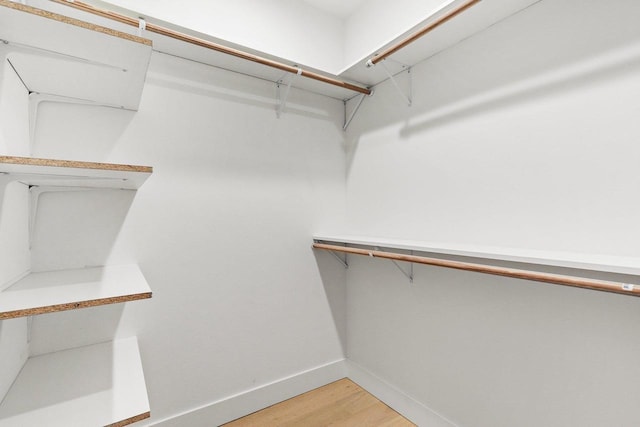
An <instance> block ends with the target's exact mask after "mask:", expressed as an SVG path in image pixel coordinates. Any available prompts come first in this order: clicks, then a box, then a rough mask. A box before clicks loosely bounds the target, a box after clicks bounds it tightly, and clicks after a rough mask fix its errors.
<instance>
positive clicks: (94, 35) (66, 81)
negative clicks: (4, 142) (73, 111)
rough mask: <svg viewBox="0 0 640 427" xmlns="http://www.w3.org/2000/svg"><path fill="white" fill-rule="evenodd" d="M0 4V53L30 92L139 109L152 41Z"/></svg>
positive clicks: (16, 5) (5, 1)
mask: <svg viewBox="0 0 640 427" xmlns="http://www.w3.org/2000/svg"><path fill="white" fill-rule="evenodd" d="M0 6H1V7H0V40H1V41H2V42H3V43H2V44H0V55H1V56H2V58H3V59H6V60H8V61H9V62H10V63H11V66H12V67H13V68H14V69H15V71H16V73H17V74H18V75H19V76H20V78H21V80H22V81H23V83H24V84H25V86H26V87H27V90H28V91H29V92H31V93H33V92H35V93H39V94H42V95H53V96H58V97H63V98H68V99H74V100H79V101H85V102H94V103H97V104H101V105H108V106H113V107H119V108H126V109H130V110H137V108H138V105H139V103H140V97H141V95H142V89H143V87H144V82H145V78H146V73H147V68H148V65H149V60H150V58H151V51H152V48H151V41H150V40H147V39H144V38H141V37H137V36H134V35H131V34H127V33H124V32H120V31H116V30H113V29H110V28H106V27H102V26H99V25H95V24H92V23H88V22H84V21H80V20H77V19H74V18H70V17H67V16H63V15H59V14H56V13H52V12H49V11H45V10H41V9H37V8H34V7H30V6H26V5H23V4H19V3H14V2H11V1H8V0H0ZM42 70H47V72H46V73H43V72H42Z"/></svg>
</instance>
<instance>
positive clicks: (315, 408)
mask: <svg viewBox="0 0 640 427" xmlns="http://www.w3.org/2000/svg"><path fill="white" fill-rule="evenodd" d="M296 426H304V427H327V426H332V427H347V426H367V427H410V426H415V424H413V423H411V422H410V421H408V420H407V419H406V418H404V417H402V416H401V415H400V414H398V413H397V412H395V411H394V410H393V409H391V408H389V407H388V406H387V405H385V404H384V403H382V402H381V401H379V400H378V399H376V398H375V397H374V396H372V395H371V394H370V393H368V392H367V391H366V390H364V389H362V388H361V387H360V386H358V385H357V384H355V383H354V382H352V381H351V380H349V379H348V378H344V379H342V380H338V381H336V382H333V383H331V384H328V385H326V386H324V387H320V388H318V389H315V390H312V391H310V392H307V393H304V394H301V395H299V396H296V397H294V398H292V399H289V400H285V401H284V402H281V403H278V404H276V405H273V406H270V407H268V408H265V409H263V410H261V411H258V412H255V413H253V414H250V415H247V416H246V417H243V418H240V419H237V420H235V421H232V422H230V423H227V424H225V425H224V427H296Z"/></svg>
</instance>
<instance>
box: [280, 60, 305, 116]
mask: <svg viewBox="0 0 640 427" xmlns="http://www.w3.org/2000/svg"><path fill="white" fill-rule="evenodd" d="M301 74H302V68H298V72H297V73H296V74H289V73H287V74H285V75H284V76H283V77H282V78H280V79H279V80H278V81H277V82H276V87H277V91H278V93H277V98H278V107H277V108H276V116H277V117H278V118H280V116H281V115H282V112H283V111H284V108H285V106H286V105H287V98H289V91H291V84H292V83H293V80H294V79H295V78H296V77H298V76H299V75H301ZM285 80H286V81H287V82H286V83H285ZM282 85H284V86H285V90H284V94H281V93H280V87H281V86H282Z"/></svg>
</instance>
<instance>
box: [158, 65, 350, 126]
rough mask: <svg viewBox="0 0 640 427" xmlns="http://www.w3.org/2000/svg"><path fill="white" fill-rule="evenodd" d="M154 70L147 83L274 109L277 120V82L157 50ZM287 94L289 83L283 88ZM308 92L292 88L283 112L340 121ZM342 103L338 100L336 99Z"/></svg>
mask: <svg viewBox="0 0 640 427" xmlns="http://www.w3.org/2000/svg"><path fill="white" fill-rule="evenodd" d="M152 70H155V72H152V73H150V76H149V77H148V78H147V82H149V83H152V84H154V85H157V86H160V87H164V88H166V89H171V90H176V91H179V92H185V93H190V94H193V95H197V96H204V97H211V98H216V99H219V100H224V101H230V102H233V103H235V104H242V105H245V106H249V107H256V108H260V109H266V110H272V111H273V118H274V120H275V119H276V109H277V108H278V88H277V85H276V84H275V83H273V82H270V81H268V80H263V79H259V78H254V77H250V76H245V75H242V74H240V73H236V72H231V71H227V70H225V69H222V68H218V67H215V66H210V65H206V64H200V63H195V62H192V61H186V60H181V59H177V58H173V57H171V56H169V55H165V54H161V53H160V54H159V53H154V55H153V56H152ZM280 92H281V95H282V96H284V92H286V86H285V85H282V86H281V87H280ZM307 97H308V95H307V92H302V91H299V90H297V89H296V88H293V87H292V88H291V90H290V92H289V95H288V97H287V102H286V104H285V106H284V108H283V112H282V114H283V115H286V114H295V115H297V116H303V117H308V118H313V119H318V120H329V121H333V122H336V125H338V123H337V121H336V117H335V113H333V112H332V111H331V109H329V108H326V107H327V104H326V103H325V102H323V103H318V102H310V101H309V100H308V99H307ZM334 102H338V101H334Z"/></svg>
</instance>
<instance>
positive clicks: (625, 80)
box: [347, 0, 640, 427]
mask: <svg viewBox="0 0 640 427" xmlns="http://www.w3.org/2000/svg"><path fill="white" fill-rule="evenodd" d="M638 16H640V4H638V2H635V1H632V0H621V1H616V2H614V4H612V3H611V2H602V1H597V0H590V1H577V0H571V1H563V2H555V1H547V0H543V1H542V2H540V3H538V4H536V5H534V6H532V7H531V8H529V9H527V10H526V11H524V12H522V13H520V14H518V15H516V16H514V17H512V18H510V19H508V20H506V21H504V22H501V23H500V24H498V25H495V26H493V27H491V28H489V29H488V30H486V31H484V32H482V33H480V34H478V35H476V36H474V37H472V38H470V39H468V40H466V41H464V42H462V43H460V44H459V45H457V46H455V47H453V48H451V49H449V50H447V51H445V52H442V53H440V54H438V55H436V56H435V57H433V58H431V59H430V60H429V61H428V62H426V63H423V64H420V65H418V66H416V67H414V68H413V70H412V71H413V78H414V98H413V99H414V105H413V107H410V108H409V107H405V106H403V105H402V103H401V101H400V99H399V97H398V96H397V94H396V93H394V88H393V87H392V86H391V85H390V84H389V83H388V82H387V83H385V84H383V85H380V86H379V87H377V88H376V93H375V95H374V97H373V98H371V99H367V100H365V103H364V104H363V106H362V108H361V110H360V112H359V113H358V115H357V116H356V119H355V120H354V121H353V123H352V125H351V128H350V132H349V138H348V139H349V143H350V146H351V152H350V156H349V161H348V162H349V166H348V178H347V202H348V209H347V213H348V227H347V230H348V231H349V232H350V233H352V234H364V235H371V236H387V237H396V238H408V239H417V240H427V241H442V242H449V243H467V244H478V245H493V246H504V247H520V248H532V249H540V250H559V251H570V252H577V253H589V254H599V253H604V254H610V255H620V256H627V255H628V256H637V254H638V252H639V249H640V246H639V243H638V242H640V239H639V238H640V227H638V221H637V218H638V217H639V216H640V202H639V201H638V198H637V197H635V194H636V193H637V190H638V188H639V187H640V175H639V174H638V173H636V170H637V159H638V158H640V145H639V144H638V140H639V138H640V125H639V123H640V122H639V121H638V120H637V117H638V114H639V113H640V107H639V105H640V104H639V103H638V99H639V96H640V80H638V78H637V76H638V75H639V72H640V27H638V25H637V17H638ZM400 78H401V79H404V78H406V76H400ZM352 258H353V257H352ZM415 274H416V283H415V284H414V285H413V286H411V285H409V284H408V283H407V281H406V279H405V278H404V276H402V275H401V274H400V273H399V272H398V271H397V270H396V268H395V267H394V266H393V265H392V264H391V263H385V262H384V261H380V260H371V259H367V258H356V259H351V267H350V269H349V273H348V295H347V305H348V308H347V319H348V325H347V331H348V333H347V342H348V350H347V352H348V357H349V359H350V360H352V361H354V362H355V363H357V364H359V365H361V366H362V367H364V368H365V369H368V370H369V371H371V372H373V373H374V374H375V375H378V376H379V377H381V378H382V379H384V380H386V381H387V382H389V383H391V384H392V385H394V386H396V387H398V388H399V389H401V390H403V391H404V392H406V393H407V394H409V395H411V396H413V397H414V398H415V399H416V400H418V401H419V402H421V403H423V404H425V405H426V406H428V407H430V408H432V409H434V410H435V411H437V412H439V413H441V414H442V415H443V416H445V417H446V418H448V419H450V420H451V421H452V422H453V423H455V424H456V425H459V426H469V427H470V426H473V427H482V426H487V427H489V426H491V427H499V426H519V427H527V426H541V425H544V426H551V427H552V426H558V427H560V426H568V425H581V426H605V425H620V426H623V425H624V426H631V425H638V424H639V423H640V409H638V408H639V407H638V398H637V390H636V384H638V383H639V382H640V367H639V365H638V363H637V361H638V357H640V344H639V342H638V340H637V339H636V338H637V337H636V336H637V331H636V326H635V325H637V324H638V322H639V321H640V310H639V309H640V305H639V304H640V301H638V300H637V299H634V298H629V297H622V296H616V295H610V294H603V293H598V292H591V291H583V290H576V289H571V288H563V287H559V286H551V285H544V284H533V283H528V282H522V281H517V280H515V279H504V278H495V277H491V276H480V275H476V274H472V273H462V272H453V271H446V270H439V269H434V268H426V267H416V273H415ZM609 278H612V279H616V278H617V277H614V276H609ZM618 279H619V278H618ZM627 280H633V281H635V282H636V283H637V279H635V278H632V279H627Z"/></svg>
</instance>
